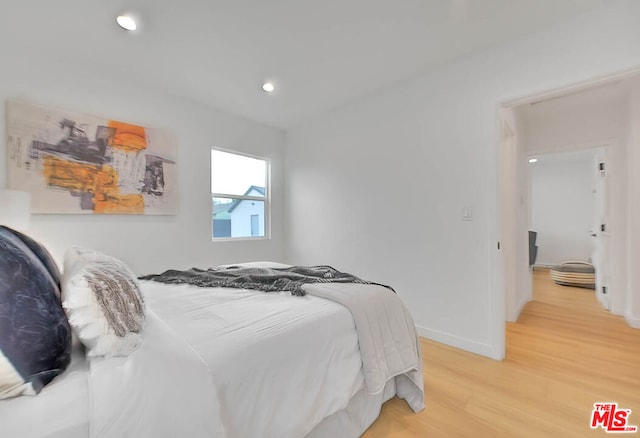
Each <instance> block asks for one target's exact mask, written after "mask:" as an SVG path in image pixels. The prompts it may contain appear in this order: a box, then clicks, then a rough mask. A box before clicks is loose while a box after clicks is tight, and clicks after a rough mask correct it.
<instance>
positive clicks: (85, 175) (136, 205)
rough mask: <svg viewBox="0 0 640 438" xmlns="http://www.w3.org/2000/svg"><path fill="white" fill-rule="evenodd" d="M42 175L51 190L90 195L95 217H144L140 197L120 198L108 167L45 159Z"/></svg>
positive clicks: (124, 196) (112, 174) (116, 180)
mask: <svg viewBox="0 0 640 438" xmlns="http://www.w3.org/2000/svg"><path fill="white" fill-rule="evenodd" d="M42 172H43V175H44V177H45V179H46V181H47V184H48V185H49V186H51V187H58V188H61V189H65V190H70V191H72V192H76V193H91V194H92V195H93V196H92V198H93V212H94V213H111V214H143V213H144V198H143V197H142V195H141V194H129V195H123V194H121V193H120V189H119V188H118V174H117V172H116V170H115V169H114V168H113V167H111V166H97V165H94V164H87V163H78V162H75V161H66V160H62V159H60V158H56V157H53V156H50V155H47V156H45V157H44V159H43V169H42Z"/></svg>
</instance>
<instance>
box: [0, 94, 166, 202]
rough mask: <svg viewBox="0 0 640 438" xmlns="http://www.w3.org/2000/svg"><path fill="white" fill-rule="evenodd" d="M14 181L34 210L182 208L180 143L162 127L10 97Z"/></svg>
mask: <svg viewBox="0 0 640 438" xmlns="http://www.w3.org/2000/svg"><path fill="white" fill-rule="evenodd" d="M7 142H8V144H7V150H8V153H9V157H8V185H9V188H12V189H16V190H23V191H27V192H30V193H31V202H32V212H33V213H80V214H82V213H85V214H175V213H176V212H177V204H178V202H177V196H178V191H177V186H176V183H177V175H176V147H175V144H174V143H173V141H172V140H171V138H170V136H169V135H168V134H167V133H165V132H163V131H162V130H160V129H153V128H145V127H142V126H137V125H133V124H129V123H125V122H118V121H115V120H107V119H102V118H99V117H95V116H89V115H85V114H80V113H74V112H70V111H64V110H60V109H54V108H49V107H45V106H41V105H35V104H31V103H28V102H24V101H18V100H10V101H8V102H7Z"/></svg>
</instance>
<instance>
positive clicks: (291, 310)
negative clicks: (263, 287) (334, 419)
mask: <svg viewBox="0 0 640 438" xmlns="http://www.w3.org/2000/svg"><path fill="white" fill-rule="evenodd" d="M142 289H143V292H144V295H145V298H146V300H147V305H148V306H149V308H151V309H153V310H154V311H155V312H156V313H157V314H158V315H159V316H160V317H161V318H162V319H163V320H164V321H166V322H167V324H168V325H169V326H170V327H172V328H173V329H174V330H175V331H176V332H178V333H180V334H181V335H182V336H183V337H184V338H185V339H186V341H187V342H188V343H189V344H191V345H192V346H193V348H194V349H195V350H196V352H197V353H198V354H200V355H201V356H202V357H203V358H204V360H205V362H207V364H208V365H209V368H210V370H211V372H212V374H213V379H214V380H215V385H216V387H217V391H216V392H217V397H218V400H219V403H220V406H221V419H222V424H223V427H224V431H225V434H226V437H227V438H234V437H265V438H266V437H274V438H275V437H278V438H286V437H292V438H294V437H295V438H300V437H303V436H305V435H307V434H308V433H309V432H310V431H311V430H312V429H313V427H315V426H316V425H317V424H318V423H319V422H320V421H321V420H322V419H323V418H324V417H326V416H328V415H330V414H332V413H334V412H336V411H338V410H340V409H343V408H344V407H346V406H347V403H348V402H349V400H350V399H351V397H352V396H353V395H354V394H355V393H356V392H358V391H359V390H360V389H361V388H362V386H363V384H364V376H363V374H362V362H361V358H360V352H359V348H358V339H357V337H356V332H355V328H354V322H353V318H352V317H351V314H350V313H349V311H348V310H347V309H346V308H345V307H344V306H342V305H340V304H337V303H334V302H332V301H329V300H325V299H322V298H317V297H313V296H309V295H307V296H304V297H293V296H291V294H290V293H288V292H276V293H264V292H259V291H249V290H238V289H225V288H216V289H215V290H212V289H210V288H198V287H195V286H174V285H165V284H161V283H155V282H143V283H142ZM328 334H329V336H327V335H328Z"/></svg>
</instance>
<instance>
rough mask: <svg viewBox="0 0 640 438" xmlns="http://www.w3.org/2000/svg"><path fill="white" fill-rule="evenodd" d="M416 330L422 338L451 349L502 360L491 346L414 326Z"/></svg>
mask: <svg viewBox="0 0 640 438" xmlns="http://www.w3.org/2000/svg"><path fill="white" fill-rule="evenodd" d="M416 329H417V331H418V335H420V336H422V337H423V338H427V339H430V340H432V341H436V342H440V343H441V344H446V345H449V346H451V347H455V348H459V349H461V350H465V351H468V352H470V353H475V354H479V355H481V356H486V357H488V358H490V359H495V360H501V359H502V357H501V356H500V355H499V354H498V353H497V352H496V349H495V348H494V347H493V346H492V345H489V344H484V343H481V342H476V341H472V340H470V339H466V338H461V337H459V336H455V335H452V334H449V333H444V332H441V331H438V330H432V329H428V328H425V327H420V326H416Z"/></svg>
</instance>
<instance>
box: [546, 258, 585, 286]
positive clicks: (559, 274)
mask: <svg viewBox="0 0 640 438" xmlns="http://www.w3.org/2000/svg"><path fill="white" fill-rule="evenodd" d="M550 272H551V278H552V279H553V281H555V282H556V283H557V284H561V285H563V286H575V287H584V288H587V289H595V288H596V270H595V268H594V267H593V265H592V264H591V263H587V262H564V263H560V264H559V265H555V266H554V267H552V268H551V271H550Z"/></svg>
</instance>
